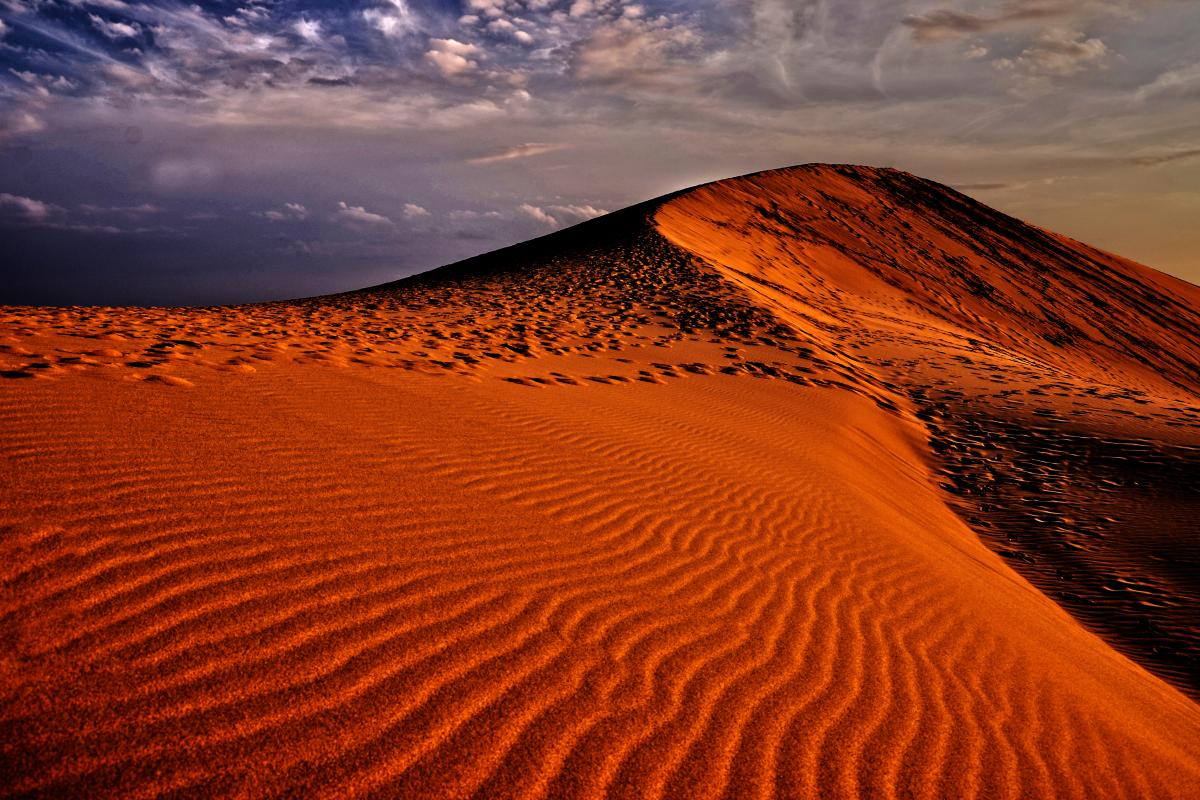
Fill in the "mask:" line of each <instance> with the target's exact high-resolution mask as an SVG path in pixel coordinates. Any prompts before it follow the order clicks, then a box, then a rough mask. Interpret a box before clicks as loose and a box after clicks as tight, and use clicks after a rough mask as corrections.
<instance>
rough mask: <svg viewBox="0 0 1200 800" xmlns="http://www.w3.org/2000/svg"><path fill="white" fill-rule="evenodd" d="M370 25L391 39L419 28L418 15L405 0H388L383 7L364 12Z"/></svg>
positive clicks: (403, 35)
mask: <svg viewBox="0 0 1200 800" xmlns="http://www.w3.org/2000/svg"><path fill="white" fill-rule="evenodd" d="M362 16H363V19H364V20H365V21H366V23H367V24H368V25H370V26H371V27H372V28H374V29H375V30H377V31H379V32H380V33H382V34H383V35H384V36H386V37H388V38H389V39H401V38H403V37H405V36H408V35H409V34H410V33H414V32H416V31H417V29H418V28H419V25H418V22H417V17H416V15H415V14H414V13H413V12H412V10H411V9H410V8H409V7H408V3H407V2H405V0H387V2H386V3H384V5H383V7H382V8H368V9H367V10H366V11H364V12H362Z"/></svg>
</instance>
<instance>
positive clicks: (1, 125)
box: [0, 111, 46, 140]
mask: <svg viewBox="0 0 1200 800" xmlns="http://www.w3.org/2000/svg"><path fill="white" fill-rule="evenodd" d="M44 130H46V123H44V122H42V120H41V119H39V118H38V117H35V116H34V115H33V114H31V113H30V112H28V111H12V112H10V113H7V114H5V113H2V112H0V140H2V139H4V138H6V137H9V136H22V135H27V134H31V133H40V132H41V131H44Z"/></svg>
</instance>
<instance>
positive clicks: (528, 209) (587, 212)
mask: <svg viewBox="0 0 1200 800" xmlns="http://www.w3.org/2000/svg"><path fill="white" fill-rule="evenodd" d="M517 211H519V212H520V213H522V214H524V215H525V216H527V217H529V218H530V219H533V220H536V221H537V222H540V223H542V224H543V225H549V226H550V227H552V228H557V227H559V226H560V225H568V224H573V223H576V222H583V221H584V220H588V219H593V218H595V217H600V216H603V215H605V214H607V213H608V212H607V211H605V210H604V209H602V208H596V207H595V206H590V205H565V206H559V205H553V206H535V205H530V204H529V203H522V204H521V205H519V206H518V207H517Z"/></svg>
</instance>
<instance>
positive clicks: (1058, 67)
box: [992, 29, 1109, 89]
mask: <svg viewBox="0 0 1200 800" xmlns="http://www.w3.org/2000/svg"><path fill="white" fill-rule="evenodd" d="M1108 52H1109V51H1108V46H1107V45H1105V44H1104V42H1103V41H1102V40H1101V39H1098V38H1090V39H1089V38H1087V36H1086V35H1085V34H1083V33H1080V32H1078V31H1068V30H1060V29H1051V30H1048V31H1045V32H1043V33H1042V34H1040V35H1039V36H1038V37H1037V38H1036V39H1035V40H1034V41H1033V43H1032V44H1030V46H1029V47H1027V48H1025V50H1023V51H1022V52H1021V53H1020V55H1018V56H1016V57H1015V58H1000V59H996V60H995V61H993V62H992V64H993V65H994V66H995V67H996V68H997V69H1000V70H1005V71H1009V72H1011V73H1013V74H1014V75H1015V76H1017V78H1018V79H1019V81H1020V83H1019V88H1026V89H1038V88H1045V85H1046V83H1047V81H1048V79H1050V78H1056V77H1058V78H1063V77H1070V76H1072V75H1076V74H1078V73H1080V72H1083V71H1084V70H1087V69H1091V68H1095V67H1101V66H1103V65H1104V61H1105V58H1106V57H1107V56H1108Z"/></svg>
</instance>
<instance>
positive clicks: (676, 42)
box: [570, 16, 699, 84]
mask: <svg viewBox="0 0 1200 800" xmlns="http://www.w3.org/2000/svg"><path fill="white" fill-rule="evenodd" d="M698 41H699V36H698V35H697V34H696V32H695V31H693V30H692V29H691V28H689V27H687V26H684V25H678V24H675V23H673V22H672V21H671V20H670V19H668V18H667V17H665V16H660V17H657V18H655V19H654V20H643V19H637V18H629V17H621V18H620V19H617V20H616V21H613V22H609V23H606V24H603V25H600V26H598V27H596V28H595V29H594V30H593V31H592V33H591V34H590V35H589V36H588V37H587V38H585V39H582V40H581V41H579V42H578V43H576V44H575V46H574V48H573V50H572V52H571V59H570V67H571V73H572V75H573V76H574V77H576V78H578V79H580V80H584V81H600V82H609V83H625V84H647V83H654V82H657V81H659V80H661V79H662V78H663V77H665V76H666V75H668V74H669V70H668V64H669V61H670V60H671V57H672V56H674V55H676V54H679V53H681V52H683V51H685V50H687V49H688V48H689V47H691V46H692V45H695V44H697V43H698Z"/></svg>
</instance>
